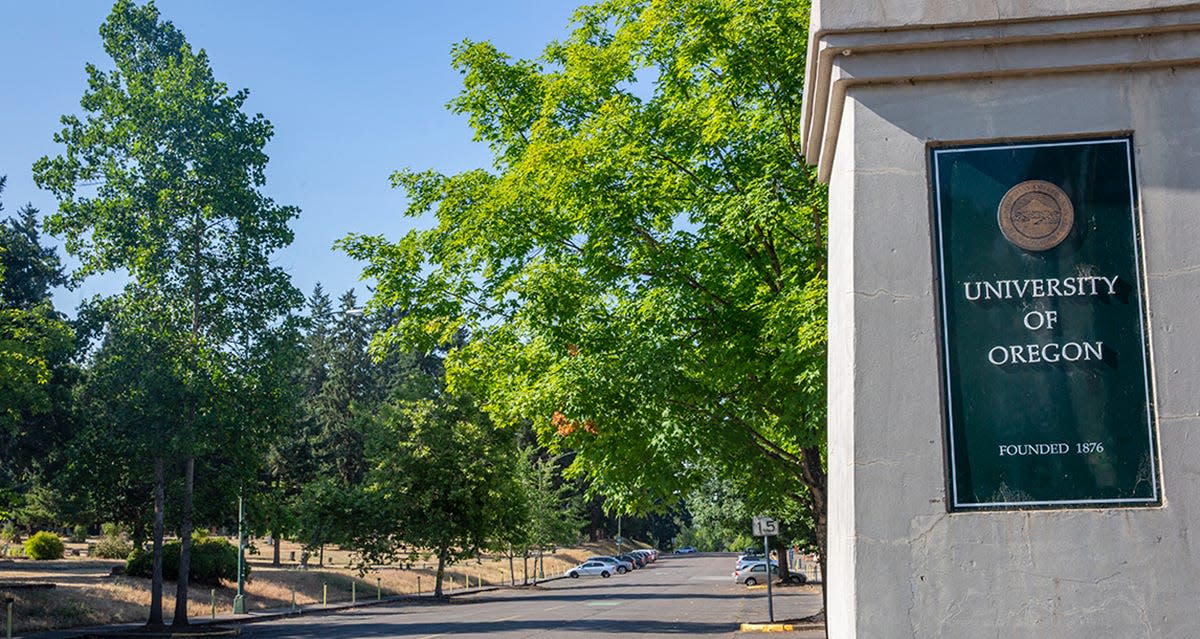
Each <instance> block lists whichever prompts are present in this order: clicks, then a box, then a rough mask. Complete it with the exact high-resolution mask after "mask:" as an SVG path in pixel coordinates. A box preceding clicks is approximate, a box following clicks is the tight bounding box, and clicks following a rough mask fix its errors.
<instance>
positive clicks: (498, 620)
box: [492, 615, 521, 623]
mask: <svg viewBox="0 0 1200 639" xmlns="http://www.w3.org/2000/svg"><path fill="white" fill-rule="evenodd" d="M520 616H521V615H513V616H511V617H504V618H503V619H494V620H492V623H499V622H501V621H512V620H513V619H516V618H517V617H520Z"/></svg>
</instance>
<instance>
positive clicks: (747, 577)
mask: <svg viewBox="0 0 1200 639" xmlns="http://www.w3.org/2000/svg"><path fill="white" fill-rule="evenodd" d="M771 575H772V576H778V575H779V566H778V565H776V564H774V563H772V564H771ZM733 583H736V584H746V585H747V586H753V585H756V584H760V583H763V584H765V583H767V562H765V561H760V562H757V563H752V564H747V565H745V566H743V567H742V568H741V569H740V570H735V571H733Z"/></svg>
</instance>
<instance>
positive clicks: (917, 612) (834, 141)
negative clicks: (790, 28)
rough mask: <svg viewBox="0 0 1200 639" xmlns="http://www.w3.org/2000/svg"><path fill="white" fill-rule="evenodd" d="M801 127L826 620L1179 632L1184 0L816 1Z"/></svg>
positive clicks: (1187, 404) (1184, 510) (1189, 500)
mask: <svg viewBox="0 0 1200 639" xmlns="http://www.w3.org/2000/svg"><path fill="white" fill-rule="evenodd" d="M802 130H803V141H802V147H803V151H804V153H805V156H806V158H807V159H808V161H809V162H810V163H812V164H813V165H815V166H816V167H817V171H818V175H819V177H820V179H822V180H823V181H826V182H828V184H829V203H830V212H829V264H830V266H829V449H828V463H829V495H830V498H829V502H830V513H829V514H830V519H829V521H830V524H829V549H828V552H829V557H828V570H829V575H828V579H827V585H826V587H827V589H828V605H829V609H828V611H827V615H828V617H827V619H828V620H827V624H828V629H829V636H830V637H833V638H835V639H844V638H856V637H858V638H870V639H880V638H888V637H921V638H927V637H964V638H967V637H969V638H976V637H1005V638H1008V637H1039V638H1041V637H1054V638H1056V639H1057V638H1064V637H1066V638H1070V637H1080V638H1089V639H1095V638H1099V637H1122V638H1125V637H1196V636H1200V613H1197V612H1196V610H1197V607H1196V597H1197V594H1196V593H1197V585H1196V584H1197V583H1200V543H1192V542H1191V541H1190V539H1189V537H1190V536H1189V529H1190V525H1191V523H1193V522H1200V331H1197V329H1196V324H1197V322H1198V320H1200V294H1198V293H1197V292H1198V291H1200V250H1198V249H1197V243H1198V241H1200V6H1198V5H1191V4H1186V3H1181V2H1151V1H1147V0H1124V1H1122V2H1116V1H1113V0H1072V1H1069V2H1060V3H1031V2H1026V1H1018V0H999V1H998V2H990V3H973V2H927V1H921V0H872V1H867V0H839V1H837V2H834V1H832V0H818V1H817V2H816V3H815V6H814V7H813V18H812V24H811V31H810V34H809V60H808V74H807V77H806V91H805V104H804V122H803V126H802ZM1194 429H1195V431H1196V432H1193V430H1194ZM1198 532H1200V528H1198Z"/></svg>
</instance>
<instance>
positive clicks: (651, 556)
mask: <svg viewBox="0 0 1200 639" xmlns="http://www.w3.org/2000/svg"><path fill="white" fill-rule="evenodd" d="M631 552H632V553H633V554H635V555H641V556H643V557H645V558H646V563H648V564H649V563H654V560H656V559H658V551H657V550H653V549H651V548H639V549H637V550H634V551H631Z"/></svg>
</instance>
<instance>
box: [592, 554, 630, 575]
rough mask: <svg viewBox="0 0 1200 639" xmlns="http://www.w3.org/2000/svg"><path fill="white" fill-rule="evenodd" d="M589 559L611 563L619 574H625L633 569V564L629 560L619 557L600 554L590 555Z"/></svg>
mask: <svg viewBox="0 0 1200 639" xmlns="http://www.w3.org/2000/svg"><path fill="white" fill-rule="evenodd" d="M587 560H588V561H602V562H604V563H606V564H610V565H611V566H612V567H613V570H614V571H615V572H616V573H617V574H618V575H623V574H625V573H627V572H629V571H630V570H633V564H631V563H629V562H628V561H625V560H623V559H617V558H616V557H610V556H608V555H599V556H596V557H588V558H587Z"/></svg>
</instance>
